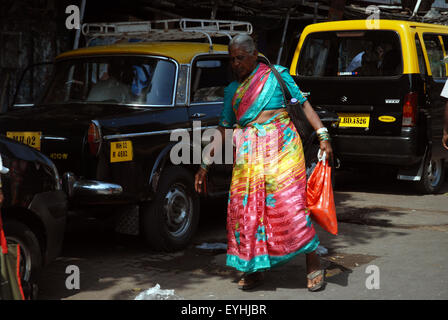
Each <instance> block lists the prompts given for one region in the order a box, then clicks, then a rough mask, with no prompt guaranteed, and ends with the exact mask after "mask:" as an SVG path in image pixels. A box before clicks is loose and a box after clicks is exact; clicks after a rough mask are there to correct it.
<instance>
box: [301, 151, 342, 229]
mask: <svg viewBox="0 0 448 320" xmlns="http://www.w3.org/2000/svg"><path fill="white" fill-rule="evenodd" d="M318 158H319V161H318V163H317V165H316V167H315V168H314V171H313V172H312V173H311V175H310V177H309V178H308V182H307V194H306V202H307V207H308V209H309V210H310V211H311V218H312V219H313V220H314V221H316V222H317V224H319V225H320V226H321V227H322V228H323V229H324V230H326V231H327V232H329V233H331V234H334V235H336V234H338V222H337V219H336V207H335V204H334V197H333V186H332V184H331V167H330V166H329V164H328V161H327V160H325V154H324V155H323V157H322V158H321V157H320V150H319V155H318Z"/></svg>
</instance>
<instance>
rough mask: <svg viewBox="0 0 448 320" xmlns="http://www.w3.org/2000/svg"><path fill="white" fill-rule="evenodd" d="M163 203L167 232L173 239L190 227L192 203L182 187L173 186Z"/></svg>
mask: <svg viewBox="0 0 448 320" xmlns="http://www.w3.org/2000/svg"><path fill="white" fill-rule="evenodd" d="M164 203H165V205H164V208H165V214H166V216H165V218H166V224H167V227H168V232H169V233H170V234H171V235H172V236H173V237H180V236H182V235H183V234H185V232H186V231H187V230H188V228H189V227H190V224H191V218H192V214H193V212H192V210H193V203H192V200H191V198H190V197H189V196H188V194H187V192H186V190H185V188H184V186H182V185H178V184H177V185H173V186H172V187H171V189H170V190H169V191H168V192H167V194H166V196H165V201H164Z"/></svg>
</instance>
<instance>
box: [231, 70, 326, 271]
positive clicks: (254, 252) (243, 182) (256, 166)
mask: <svg viewBox="0 0 448 320" xmlns="http://www.w3.org/2000/svg"><path fill="white" fill-rule="evenodd" d="M261 66H262V65H261ZM269 72H270V71H268V70H266V68H264V67H262V68H258V70H257V71H256V72H255V74H253V75H252V76H251V77H250V79H249V82H243V83H242V84H241V85H240V86H239V88H238V89H237V91H236V93H235V96H234V98H233V107H234V110H235V114H236V117H237V119H238V118H240V117H242V116H243V115H244V113H245V112H250V108H251V106H252V105H253V104H256V103H257V99H258V97H257V94H254V92H255V93H257V92H258V94H259V93H260V92H262V90H263V87H264V85H265V84H266V81H268V80H267V78H268V75H269ZM240 108H241V109H240ZM234 144H235V146H236V148H235V155H234V159H235V163H234V168H233V173H232V182H231V186H230V193H229V201H228V214H227V236H228V250H227V265H228V266H231V267H234V268H236V269H238V270H240V271H243V272H246V273H251V272H256V271H263V270H267V269H270V268H272V267H274V266H277V265H280V264H282V263H285V262H287V261H289V260H290V259H291V258H293V257H294V256H296V255H298V254H300V253H310V252H312V251H314V250H315V249H316V248H317V246H318V245H319V240H318V237H317V235H316V233H315V230H314V227H313V224H312V223H311V218H310V215H309V212H308V211H307V209H306V172H305V161H304V156H303V150H302V143H301V140H300V136H299V134H298V133H297V131H296V129H295V127H294V124H293V123H292V122H291V121H290V118H289V116H288V113H287V112H286V111H284V112H281V113H279V114H276V115H275V116H274V117H273V118H271V119H270V120H268V121H266V122H264V123H262V124H258V123H255V124H249V125H246V126H245V127H241V126H239V128H238V129H235V132H234Z"/></svg>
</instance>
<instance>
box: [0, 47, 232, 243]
mask: <svg viewBox="0 0 448 320" xmlns="http://www.w3.org/2000/svg"><path fill="white" fill-rule="evenodd" d="M112 66H114V67H115V70H113V67H112ZM106 72H107V73H108V74H107V76H108V77H109V79H108V80H110V79H111V75H112V74H113V73H114V76H116V77H119V78H120V80H121V82H122V83H126V84H127V85H128V86H127V89H128V91H126V92H125V93H123V94H122V93H120V92H121V91H120V90H121V89H119V88H118V87H116V86H115V82H112V85H111V86H107V85H105V86H103V87H101V86H99V87H100V89H99V90H97V91H96V93H92V92H93V91H94V90H95V89H93V87H94V86H95V85H96V84H98V83H104V82H101V81H102V80H104V78H106V76H105V74H106ZM133 77H134V78H133ZM138 77H140V78H139V79H140V81H141V82H140V83H137V80H138V79H137V78H138ZM231 77H232V75H231V72H230V66H229V60H228V53H227V47H226V46H224V45H214V46H213V50H210V47H209V45H208V44H204V43H185V42H183V43H163V42H160V43H138V44H120V45H118V44H116V45H110V46H98V47H90V48H83V49H79V50H75V51H72V52H68V53H65V54H62V55H61V56H59V57H58V58H57V59H56V62H55V66H54V72H53V77H52V80H51V81H50V84H49V86H48V89H47V91H46V94H45V95H44V97H43V99H42V100H41V101H40V102H39V103H36V104H35V105H34V106H32V107H21V108H16V109H15V110H10V111H9V112H7V113H5V114H3V115H0V128H1V133H3V134H5V135H7V136H8V137H10V138H13V139H16V140H19V141H22V142H24V143H27V144H29V145H31V146H33V147H34V148H36V149H39V150H40V151H41V152H42V153H44V154H46V155H47V156H48V157H49V158H51V159H52V161H54V163H55V165H56V167H57V168H58V171H59V172H60V174H61V177H62V181H63V188H64V190H65V191H66V192H67V194H68V196H69V207H70V210H71V211H74V212H75V211H77V212H88V213H91V214H94V215H95V216H97V217H110V216H113V218H114V219H115V220H116V225H117V227H116V230H117V231H119V232H122V233H128V234H140V233H141V234H144V235H145V237H146V238H147V239H148V241H149V243H150V244H151V245H152V246H153V247H154V248H156V249H166V250H176V249H179V248H182V247H184V246H185V245H186V244H187V243H188V242H189V240H190V239H191V237H192V235H193V233H194V230H195V228H196V225H197V222H198V218H199V196H198V195H197V194H196V192H195V191H194V187H193V179H194V173H195V172H196V170H197V168H198V164H199V163H197V162H196V163H194V162H190V163H181V164H179V163H173V161H171V159H170V151H171V149H172V147H173V146H175V145H176V144H178V143H179V141H177V140H176V141H174V140H173V139H172V138H171V136H172V134H173V132H175V131H178V130H179V129H184V132H186V133H188V135H189V136H190V137H191V138H193V122H194V121H198V120H199V121H200V130H201V132H203V131H204V130H207V129H210V128H216V127H217V124H218V120H219V116H220V113H221V108H222V103H223V102H222V101H223V89H224V87H225V86H226V85H227V84H228V83H229V82H230V81H231V80H232V79H231ZM148 79H150V80H148ZM145 80H146V83H145ZM139 84H140V87H138V85H139ZM145 85H146V87H145ZM105 88H106V89H105ZM111 88H112V89H111ZM139 90H140V91H139ZM145 90H146V91H145ZM138 91H139V92H140V93H142V92H144V95H143V96H142V95H140V96H138V95H137V93H138ZM117 92H118V94H116V93H117ZM122 92H124V91H122ZM142 97H143V98H142ZM199 137H200V135H199ZM184 142H187V144H188V145H189V146H190V148H191V149H192V148H193V141H192V140H191V141H184ZM230 170H231V165H228V166H223V168H219V169H216V170H215V171H216V172H217V173H216V174H213V175H212V174H211V175H210V181H209V188H208V194H207V195H208V196H216V195H224V194H227V192H228V185H229V184H228V183H229V181H230ZM213 180H215V181H213Z"/></svg>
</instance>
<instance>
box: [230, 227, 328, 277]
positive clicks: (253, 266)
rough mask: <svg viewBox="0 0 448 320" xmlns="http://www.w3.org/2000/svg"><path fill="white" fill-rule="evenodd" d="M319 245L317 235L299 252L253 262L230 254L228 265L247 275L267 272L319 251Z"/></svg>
mask: <svg viewBox="0 0 448 320" xmlns="http://www.w3.org/2000/svg"><path fill="white" fill-rule="evenodd" d="M319 244H320V242H319V238H318V236H317V234H316V235H315V236H314V238H313V239H312V240H310V241H309V242H308V243H307V244H306V245H304V246H303V247H301V248H300V249H299V250H297V251H295V252H292V253H289V254H287V255H284V256H275V257H273V256H269V255H262V256H257V257H255V258H252V259H251V260H244V259H241V258H239V257H238V256H235V255H230V254H228V255H227V260H226V265H227V266H229V267H233V268H235V269H237V270H239V271H242V272H246V273H252V272H257V271H265V270H269V269H271V268H273V267H277V266H281V265H283V264H285V263H286V262H288V261H289V260H291V259H292V258H294V257H295V256H297V255H299V254H302V253H305V254H306V253H311V252H313V251H314V250H316V249H317V247H318V246H319Z"/></svg>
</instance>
